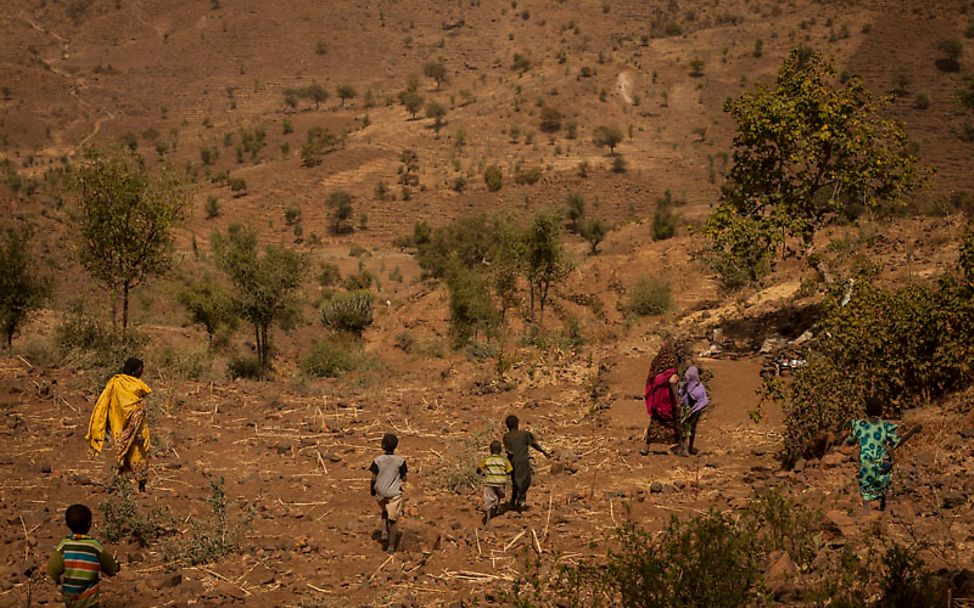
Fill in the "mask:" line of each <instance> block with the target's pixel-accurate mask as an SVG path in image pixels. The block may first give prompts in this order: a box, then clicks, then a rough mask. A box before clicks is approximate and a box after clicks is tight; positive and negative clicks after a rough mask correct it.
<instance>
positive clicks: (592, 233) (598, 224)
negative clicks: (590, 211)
mask: <svg viewBox="0 0 974 608" xmlns="http://www.w3.org/2000/svg"><path fill="white" fill-rule="evenodd" d="M608 233H609V227H608V226H606V225H605V222H603V221H602V220H599V219H591V220H586V221H584V222H582V225H581V227H580V229H579V234H580V235H581V236H582V238H583V239H585V240H586V241H588V244H589V246H590V247H591V250H590V251H589V253H591V254H592V255H595V254H597V253H598V252H599V245H600V244H601V243H602V241H603V240H605V235H607V234H608Z"/></svg>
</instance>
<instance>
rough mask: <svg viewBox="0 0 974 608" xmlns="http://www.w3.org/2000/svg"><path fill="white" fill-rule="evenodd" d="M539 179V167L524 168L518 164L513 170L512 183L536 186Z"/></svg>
mask: <svg viewBox="0 0 974 608" xmlns="http://www.w3.org/2000/svg"><path fill="white" fill-rule="evenodd" d="M540 179H541V167H539V166H536V165H535V166H531V167H524V166H522V165H521V164H518V165H517V166H516V167H515V168H514V183H515V184H517V185H519V186H523V185H525V184H528V185H530V184H536V183H538V181H539V180H540Z"/></svg>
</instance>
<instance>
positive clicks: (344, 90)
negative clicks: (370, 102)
mask: <svg viewBox="0 0 974 608" xmlns="http://www.w3.org/2000/svg"><path fill="white" fill-rule="evenodd" d="M335 94H336V95H338V98H339V99H341V102H340V103H341V107H343V108H344V107H345V102H346V101H347V100H349V99H355V96H356V95H358V93H356V91H355V88H354V87H352V86H351V85H347V84H343V85H341V86H339V87H338V89H337V90H336V91H335Z"/></svg>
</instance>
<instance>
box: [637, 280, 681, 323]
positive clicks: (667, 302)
mask: <svg viewBox="0 0 974 608" xmlns="http://www.w3.org/2000/svg"><path fill="white" fill-rule="evenodd" d="M671 292H672V288H671V287H670V283H669V282H668V281H666V280H664V279H659V278H656V277H642V278H641V279H639V280H638V281H636V284H635V285H633V286H632V289H630V290H629V302H628V303H627V304H626V309H627V310H628V311H629V312H630V313H631V314H633V315H637V316H640V317H646V316H654V315H661V314H663V313H664V312H666V311H668V310H669V309H670V306H671V304H672V295H671Z"/></svg>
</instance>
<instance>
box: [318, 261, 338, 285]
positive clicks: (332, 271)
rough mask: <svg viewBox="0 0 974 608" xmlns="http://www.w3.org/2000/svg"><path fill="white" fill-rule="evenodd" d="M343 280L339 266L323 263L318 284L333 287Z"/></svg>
mask: <svg viewBox="0 0 974 608" xmlns="http://www.w3.org/2000/svg"><path fill="white" fill-rule="evenodd" d="M341 280H342V273H341V271H340V270H339V269H338V265H337V264H333V263H332V262H322V263H321V271H320V272H319V273H318V284H319V285H321V286H322V287H331V286H332V285H336V284H338V282H339V281H341Z"/></svg>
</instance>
